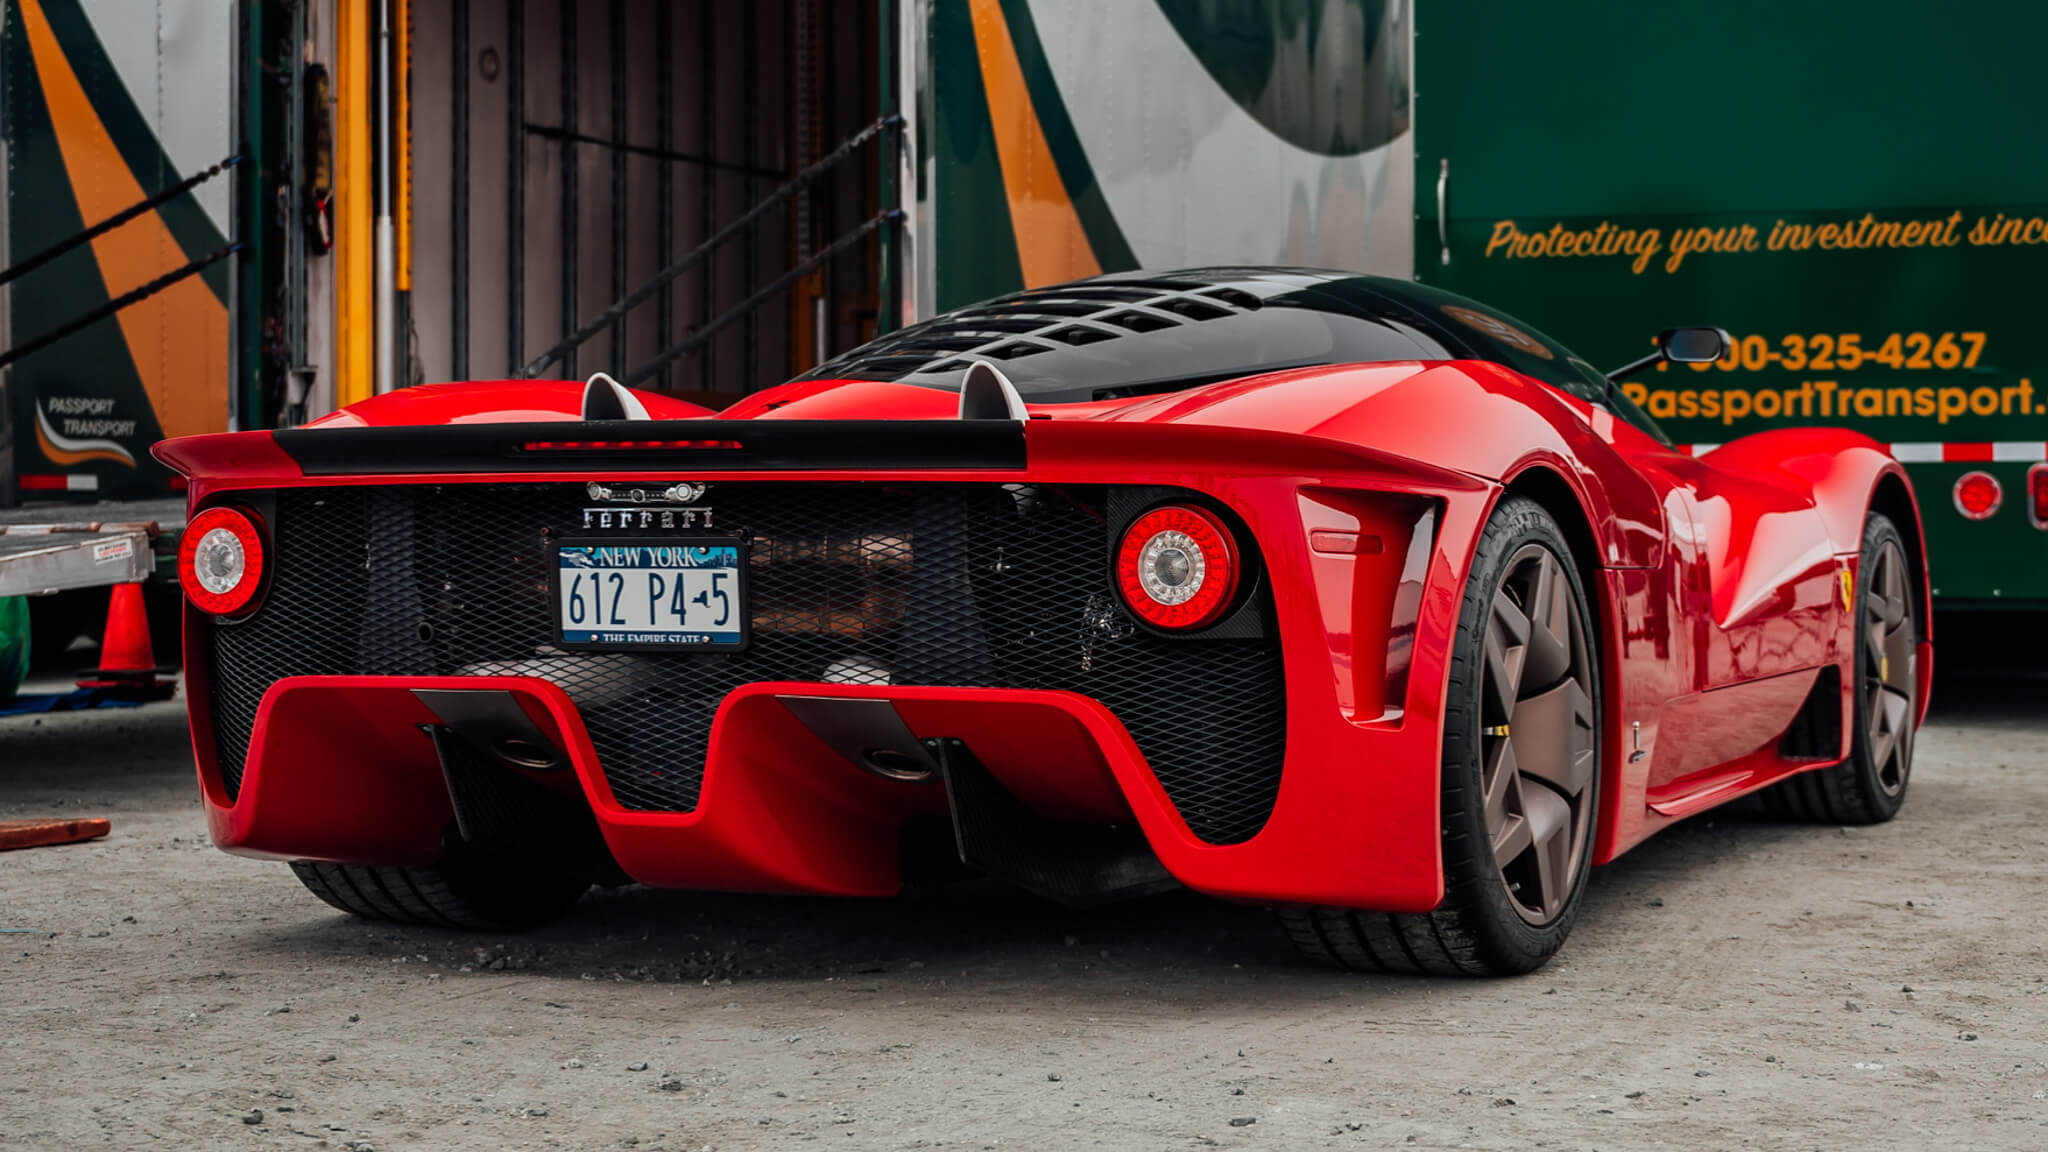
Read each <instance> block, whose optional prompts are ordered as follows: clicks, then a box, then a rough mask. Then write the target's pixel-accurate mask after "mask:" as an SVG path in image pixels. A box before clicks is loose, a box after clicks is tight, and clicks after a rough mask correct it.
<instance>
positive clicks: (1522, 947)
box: [1280, 492, 1601, 976]
mask: <svg viewBox="0 0 2048 1152" xmlns="http://www.w3.org/2000/svg"><path fill="white" fill-rule="evenodd" d="M1590 604H1591V601H1590V600H1589V599H1588V598H1587V595H1586V590H1585V588H1584V586H1583V585H1582V583H1581V576H1580V570H1579V568H1578V566H1577V565H1576V564H1575V563H1574V560H1573V551H1572V545H1571V542H1570V541H1569V540H1568V539H1567V538H1566V535H1565V531H1564V529H1563V528H1562V527H1560V526H1559V524H1558V522H1557V518H1556V517H1554V516H1552V515H1551V513H1550V510H1549V509H1548V508H1545V507H1544V506H1543V505H1542V504H1540V503H1538V502H1537V501H1535V500H1533V499H1531V498H1529V497H1528V496H1525V495H1522V494H1520V493H1512V492H1511V493H1508V494H1506V495H1504V496H1502V497H1501V500H1500V503H1499V504H1497V505H1496V506H1495V507H1494V510H1493V514H1492V515H1491V516H1489V517H1487V521H1486V527H1485V528H1484V529H1483V530H1482V531H1481V533H1480V537H1479V542H1478V546H1477V547H1476V548H1475V549H1474V550H1473V556H1472V567H1471V571H1470V572H1469V573H1468V575H1467V576H1466V584H1465V589H1464V593H1463V595H1462V596H1461V597H1460V600H1459V609H1458V626H1457V631H1456V633H1455V634H1454V635H1453V637H1452V640H1451V648H1450V658H1451V659H1450V669H1449V671H1448V674H1447V675H1446V677H1445V683H1444V690H1445V694H1444V712H1443V760H1442V764H1441V767H1442V775H1441V779H1440V781H1439V783H1440V787H1441V789H1442V799H1443V803H1442V807H1441V809H1440V814H1441V817H1442V821H1443V826H1442V838H1443V839H1442V842H1443V869H1444V891H1443V899H1442V901H1441V902H1440V903H1439V904H1438V905H1437V906H1436V907H1435V908H1433V909H1431V910H1430V911H1428V912H1377V911H1370V910H1364V909H1357V908H1342V907H1327V906H1305V907H1295V908H1283V909H1281V910H1280V920H1281V923H1282V925H1284V926H1285V927H1286V929H1287V933H1288V935H1289V936H1290V937H1292V938H1293V940H1294V943H1295V945H1296V946H1297V947H1299V948H1300V949H1301V950H1302V951H1303V952H1304V953H1306V954H1307V955H1309V956H1312V957H1315V958H1316V959H1319V960H1322V961H1325V962H1326V963H1331V964H1337V965H1341V966H1343V967H1346V968H1354V969H1359V970H1363V971H1382V972H1428V973H1433V974H1437V975H1443V976H1509V975H1514V974H1516V973H1521V972H1533V971H1535V970H1536V969H1538V968H1541V967H1542V966H1543V965H1544V964H1545V963H1546V962H1548V961H1549V959H1550V958H1551V957H1552V956H1554V955H1556V953H1557V950H1558V949H1559V948H1560V947H1562V946H1563V945H1564V941H1565V937H1566V936H1568V935H1570V933H1571V930H1572V925H1573V923H1575V922H1576V921H1577V919H1578V911H1579V907H1580V904H1581V903H1582V901H1581V900H1580V897H1581V896H1582V895H1583V894H1584V892H1585V889H1586V880H1587V873H1588V872H1590V871H1591V870H1592V869H1591V864H1592V856H1593V821H1594V813H1595V812H1596V811H1598V810H1599V797H1600V787H1601V781H1600V777H1599V773H1598V772H1597V771H1596V769H1595V766H1596V765H1597V764H1598V762H1599V751H1600V730H1599V727H1598V722H1597V720H1596V719H1595V718H1596V717H1597V716H1599V715H1600V707H1601V705H1600V699H1601V697H1600V663H1599V659H1598V656H1597V653H1598V641H1599V633H1598V631H1597V630H1596V629H1597V619H1596V617H1594V615H1593V611H1592V608H1591V607H1590Z"/></svg>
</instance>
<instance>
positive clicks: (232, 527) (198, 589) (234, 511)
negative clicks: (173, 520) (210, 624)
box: [178, 507, 263, 616]
mask: <svg viewBox="0 0 2048 1152" xmlns="http://www.w3.org/2000/svg"><path fill="white" fill-rule="evenodd" d="M261 525H262V521H260V520H258V519H257V518H256V514H255V513H253V512H246V511H244V510H242V509H240V508H226V507H221V508H208V509H206V510H205V511H203V512H201V513H199V515H197V516H194V517H193V518H192V521H191V523H189V524H187V525H185V534H184V536H183V537H181V538H180V539H179V541H178V582H179V583H180V584H182V585H184V588H185V595H186V596H187V597H188V598H189V599H190V600H191V601H192V605H193V607H195V608H198V609H199V610H200V611H201V612H205V613H208V614H210V615H213V616H226V615H230V614H232V613H235V612H240V611H241V610H242V609H244V608H247V607H248V606H249V605H250V603H251V602H253V601H254V600H255V599H256V591H257V589H259V588H261V587H262V586H263V530H262V527H261Z"/></svg>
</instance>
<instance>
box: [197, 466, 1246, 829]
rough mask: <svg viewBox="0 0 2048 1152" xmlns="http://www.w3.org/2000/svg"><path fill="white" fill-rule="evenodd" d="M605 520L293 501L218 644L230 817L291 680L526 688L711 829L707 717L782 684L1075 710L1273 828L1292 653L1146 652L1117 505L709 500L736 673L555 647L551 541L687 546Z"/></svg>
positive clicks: (754, 495)
mask: <svg viewBox="0 0 2048 1152" xmlns="http://www.w3.org/2000/svg"><path fill="white" fill-rule="evenodd" d="M591 503H592V501H590V500H589V499H588V498H587V496H586V494H585V492H584V490H583V487H582V486H581V485H569V484H529V485H499V486H485V485H447V486H425V485H421V486H391V487H362V488H329V489H301V490H293V491H285V492H280V493H278V494H277V499H276V507H275V509H274V510H273V512H272V516H273V532H274V538H275V543H276V546H275V549H274V551H273V557H274V561H273V562H274V565H275V567H274V569H273V571H272V575H271V578H270V579H271V582H270V586H269V588H268V589H267V590H266V592H265V597H264V600H263V603H262V606H261V607H260V609H259V610H258V611H257V612H256V614H255V615H254V616H252V617H250V618H249V619H247V620H245V621H242V622H240V623H236V624H229V625H219V626H216V627H215V629H214V634H213V644H212V648H213V657H214V675H213V680H212V691H213V707H214V719H215V724H216V729H215V730H216V733H217V735H218V746H219V756H220V761H221V769H222V772H223V774H224V775H225V777H226V780H227V786H228V789H229V791H230V793H232V792H234V791H235V790H236V789H237V788H238V787H239V784H240V779H241V773H242V766H243V759H244V756H245V754H246V750H247V747H248V741H249V736H250V729H251V726H252V725H253V723H254V720H255V715H256V706H257V704H258V702H259V701H260V700H261V699H262V696H263V693H264V692H265V690H267V689H268V688H269V686H270V685H271V683H272V682H273V681H276V680H278V679H280V678H282V677H285V676H299V675H314V674H375V675H444V676H445V675H530V676H539V677H542V678H544V679H547V680H550V681H552V682H554V683H556V684H559V685H560V686H561V687H562V688H563V690H564V691H566V692H567V693H568V694H569V696H570V698H571V699H573V700H574V701H575V702H576V704H577V706H578V708H579V709H580V710H581V712H582V714H583V718H584V721H585V723H586V724H587V725H588V726H589V729H590V734H591V739H592V741H593V742H594V743H595V744H596V746H597V752H598V757H599V760H600V762H601V763H602V765H603V768H604V772H605V776H606V779H607V780H608V781H609V782H610V783H611V786H612V789H613V791H614V792H615V793H616V794H617V796H618V798H619V801H620V803H622V804H624V805H625V806H626V807H628V808H633V809H637V810H642V811H688V810H690V809H691V808H693V807H695V805H696V803H697V790H698V786H699V784H700V782H701V780H702V777H703V771H704V755H705V745H706V741H707V737H708V735H709V730H710V727H711V719H712V714H713V712H714V711H715V710H716V709H717V707H718V704H719V701H720V700H721V699H722V698H723V697H724V696H725V695H726V694H727V693H728V692H730V691H731V690H732V689H734V688H736V687H738V686H740V685H742V684H746V683H750V682H755V681H762V680H832V681H841V682H848V683H896V684H955V685H969V686H978V687H981V686H985V687H1008V688H1048V689H1065V690H1069V691H1074V692H1079V693H1082V694H1085V695H1087V696H1090V697H1093V698H1094V699H1096V700H1099V701H1101V702H1102V703H1103V704H1104V705H1106V706H1107V707H1108V708H1109V709H1110V710H1111V711H1113V712H1115V713H1116V715H1117V717H1118V718H1119V719H1121V720H1122V721H1123V722H1124V724H1125V725H1126V726H1127V727H1128V728H1129V729H1130V731H1131V735H1132V736H1133V738H1135V739H1136V741H1137V743H1138V747H1139V749H1140V750H1141V751H1143V752H1144V754H1145V757H1146V759H1147V761H1148V762H1149V763H1150V764H1151V767H1152V769H1153V770H1154V771H1155V772H1156V773H1157V774H1158V776H1159V780H1160V783H1161V784H1162V785H1163V786H1164V787H1165V789H1166V792H1167V795H1168V796H1169V797H1170V798H1171V799H1172V800H1173V802H1174V803H1175V805H1177V806H1178V808H1179V809H1180V811H1181V813H1182V815H1183V816H1184V817H1185V818H1186V819H1187V821H1188V823H1189V825H1190V826H1191V827H1192V828H1193V829H1194V830H1195V832H1196V833H1197V834H1198V835H1200V836H1202V837H1203V838H1204V839H1206V840H1209V841H1211V842H1214V843H1232V842H1236V841H1240V840H1244V839H1246V838H1248V837H1250V836H1251V835H1252V834H1253V833H1255V832H1256V831H1258V829H1259V828H1260V827H1261V826H1262V825H1263V824H1264V823H1265V820H1266V817H1267V815H1268V814H1269V813H1270V811H1271V809H1272V806H1273V799H1274V796H1275V794H1276V793H1277V791H1278V789H1279V783H1280V761H1281V756H1282V752H1283V748H1284V743H1285V735H1286V733H1285V727H1284V725H1285V709H1284V707H1283V702H1284V700H1283V686H1282V682H1281V671H1280V654H1279V646H1278V643H1277V642H1276V641H1275V640H1274V639H1272V638H1271V637H1270V635H1269V636H1268V638H1264V639H1248V640H1194V641H1188V640H1180V641H1168V640H1162V639H1159V638H1157V637H1155V636H1152V635H1150V634H1148V633H1145V632H1143V631H1141V630H1139V629H1138V628H1136V627H1135V626H1134V625H1133V624H1132V622H1131V619H1130V617H1129V616H1128V615H1127V614H1126V613H1125V610H1124V609H1123V606H1122V605H1121V603H1120V602H1119V601H1118V599H1117V597H1116V594H1115V592H1114V591H1113V589H1112V587H1111V585H1110V574H1109V564H1108V553H1109V548H1110V534H1111V531H1112V528H1111V526H1110V525H1108V524H1107V523H1106V522H1105V520H1104V508H1105V503H1106V493H1105V491H1104V490H1103V489H1100V488H1078V487H1061V488H1021V487H1015V486H998V485H990V484H901V485H895V484H839V485H820V484H793V483H755V484H718V485H714V486H713V490H712V491H711V492H710V493H709V494H708V495H707V496H706V497H704V499H703V500H702V501H701V502H700V504H701V505H702V506H707V507H709V508H710V509H711V515H712V518H713V524H712V527H711V529H710V530H711V531H713V532H717V533H731V534H734V535H737V536H739V537H740V538H742V539H743V540H745V541H746V542H747V546H748V557H749V570H748V579H749V585H750V587H749V595H750V598H751V603H752V643H751V646H750V647H749V648H747V649H746V650H745V651H742V652H735V653H727V654H686V655H671V654H667V653H661V654H656V655H641V654H607V653H589V652H579V653H568V652H562V651H560V650H558V649H555V648H554V647H553V646H552V644H551V627H550V624H551V620H552V616H551V608H550V593H549V587H548V583H547V582H548V580H549V578H550V574H551V572H552V567H551V565H550V564H549V557H550V553H549V550H548V545H549V539H550V537H551V536H577V535H602V536H607V537H616V536H641V535H645V536H650V537H659V536H662V535H671V536H672V535H675V534H677V533H678V532H679V531H682V529H680V528H669V529H662V528H659V527H654V528H646V529H641V528H630V529H620V528H615V527H614V528H597V527H593V528H590V529H587V530H586V529H585V528H584V527H583V525H584V509H585V508H586V506H589V505H590V504H591ZM696 534H702V532H701V531H699V532H698V533H696ZM373 576H374V578H373ZM1269 632H1270V630H1269Z"/></svg>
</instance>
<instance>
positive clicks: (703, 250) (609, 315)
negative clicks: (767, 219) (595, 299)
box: [519, 115, 903, 379]
mask: <svg viewBox="0 0 2048 1152" xmlns="http://www.w3.org/2000/svg"><path fill="white" fill-rule="evenodd" d="M902 123H903V118H902V117H901V116H893V115H891V116H884V117H882V118H881V119H880V120H877V121H875V122H874V123H873V124H870V125H868V126H867V127H866V128H863V129H861V130H860V131H859V132H857V133H855V134H854V135H852V136H850V137H848V138H847V140H846V142H845V143H843V144H841V145H840V146H839V147H837V148H834V149H833V150H832V151H830V152H828V153H826V154H825V155H824V156H822V157H820V158H819V159H818V162H817V163H815V164H812V165H811V166H810V167H808V168H806V169H804V170H803V171H801V172H799V173H797V174H796V176H795V177H794V178H793V179H791V180H790V182H789V183H787V184H784V185H783V186H782V187H780V188H777V189H776V190H775V191H773V192H770V193H769V194H768V195H767V196H765V197H762V199H761V200H760V201H759V202H758V203H756V204H755V205H754V206H753V207H752V208H749V209H747V211H746V212H745V213H744V214H742V215H741V216H740V217H739V218H738V219H736V220H734V221H733V222H732V223H730V224H727V225H726V226H725V227H723V228H721V229H719V230H718V231H717V232H716V233H715V234H713V235H712V237H711V238H710V239H708V240H706V241H704V242H703V243H702V244H699V245H697V246H696V247H695V248H692V249H691V250H690V251H689V253H688V254H687V255H685V256H684V257H683V258H682V259H681V260H678V261H676V262H675V263H673V264H671V265H669V266H668V267H666V268H664V269H662V270H661V271H659V272H657V273H655V274H654V276H653V278H651V279H649V280H648V281H647V282H646V283H645V284H642V285H641V286H640V287H638V288H635V289H633V291H632V292H631V293H630V294H628V295H627V296H626V297H625V298H624V299H622V300H619V301H617V302H616V303H614V304H613V305H612V306H611V307H609V308H607V309H605V310H604V312H603V313H601V314H600V315H599V316H598V317H597V319H595V320H593V321H591V322H590V323H589V324H586V325H584V326H583V327H582V328H579V329H577V330H576V331H575V332H573V333H571V334H570V335H568V336H567V337H565V338H563V340H562V341H561V342H560V343H558V344H556V345H555V346H554V347H552V348H550V349H548V350H547V351H545V352H543V353H541V354H540V355H539V356H536V357H535V358H534V359H532V360H530V361H528V362H527V365H526V367H524V368H522V369H520V370H519V374H520V375H521V376H524V377H528V378H531V377H533V376H537V375H539V374H540V371H541V370H542V369H544V368H546V367H547V366H548V365H549V364H552V363H554V362H555V361H557V360H559V359H561V358H562V357H563V356H564V355H566V354H567V353H568V352H569V351H570V350H571V349H573V348H576V347H578V346H580V345H582V344H583V343H584V342H585V341H587V340H589V339H590V338H591V337H593V336H595V335H597V334H598V333H600V332H602V331H604V330H605V329H607V328H609V327H611V326H612V325H613V324H616V323H618V321H619V318H620V317H622V316H624V315H625V314H626V313H627V312H628V311H630V310H632V309H633V308H635V307H637V306H638V305H640V304H641V303H643V302H645V301H646V300H647V298H648V297H650V296H653V295H654V294H655V293H656V292H658V291H660V290H661V286H662V285H664V284H667V283H668V282H669V281H671V280H674V279H675V278H676V277H678V276H681V275H682V274H683V273H685V272H687V271H689V270H690V268H691V267H692V266H694V265H695V264H697V263H698V262H699V261H701V260H703V259H704V257H706V256H707V255H709V254H710V253H711V252H712V250H713V249H715V248H717V247H718V246H719V245H720V244H723V243H725V242H726V241H727V240H730V239H732V237H734V236H735V235H738V234H739V232H740V230H741V229H743V228H745V227H746V226H748V225H749V224H752V223H753V222H754V221H755V220H758V219H760V217H761V214H762V213H764V212H766V211H768V209H770V208H773V207H774V206H775V205H777V204H780V203H782V202H783V201H784V200H787V199H789V198H790V197H791V196H793V195H795V194H796V193H797V192H798V191H800V190H801V189H802V188H803V187H804V186H805V185H808V184H809V183H810V182H811V181H813V180H816V179H817V178H818V177H819V176H821V175H823V174H824V173H825V172H827V171H829V170H830V169H831V168H833V167H835V166H836V165H838V164H839V163H840V162H841V161H843V160H845V159H846V158H847V157H848V156H849V155H851V154H852V153H853V150H854V149H856V148H858V147H860V146H861V145H863V144H865V143H867V142H868V141H870V140H872V139H874V138H875V137H876V136H877V135H879V134H881V133H882V132H885V131H890V130H893V129H895V128H897V127H900V126H901V125H902ZM877 219H879V217H877ZM868 226H869V227H870V228H872V227H874V226H875V222H874V221H869V224H868ZM788 279H789V277H784V278H783V280H778V281H776V283H777V284H781V283H783V282H784V281H785V280H788ZM758 298H759V294H758V293H757V294H756V296H755V297H753V299H758ZM726 315H728V316H730V315H731V313H727V314H726ZM720 319H721V320H722V319H723V317H721V318H720ZM707 330H708V329H707ZM685 343H687V341H686V342H685ZM679 346H680V345H679ZM634 379H639V377H637V376H636V377H634Z"/></svg>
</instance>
